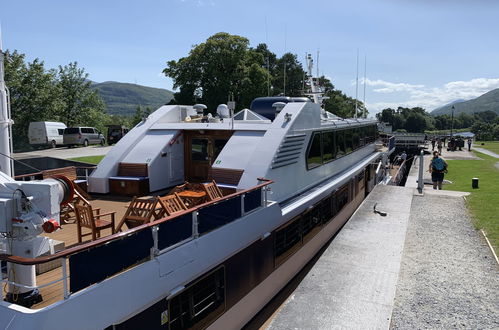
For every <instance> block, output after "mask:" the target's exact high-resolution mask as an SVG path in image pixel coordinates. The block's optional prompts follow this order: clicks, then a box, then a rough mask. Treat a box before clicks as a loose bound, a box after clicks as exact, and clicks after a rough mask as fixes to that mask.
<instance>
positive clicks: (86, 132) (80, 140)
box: [63, 127, 106, 147]
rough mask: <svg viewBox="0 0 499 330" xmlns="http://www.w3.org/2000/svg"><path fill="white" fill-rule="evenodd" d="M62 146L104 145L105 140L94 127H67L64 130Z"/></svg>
mask: <svg viewBox="0 0 499 330" xmlns="http://www.w3.org/2000/svg"><path fill="white" fill-rule="evenodd" d="M63 140H64V144H65V145H67V146H74V145H83V146H85V147H86V146H88V145H90V144H99V143H100V144H101V145H104V144H105V143H106V139H105V138H104V135H102V133H101V132H99V131H98V130H97V129H96V128H94V127H68V128H66V129H65V130H64V136H63Z"/></svg>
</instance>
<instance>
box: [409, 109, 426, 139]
mask: <svg viewBox="0 0 499 330" xmlns="http://www.w3.org/2000/svg"><path fill="white" fill-rule="evenodd" d="M426 127H427V126H426V119H425V116H424V115H423V114H421V112H419V111H417V110H416V111H414V112H413V113H410V114H407V118H406V121H405V129H406V130H407V131H408V132H412V133H423V132H424V131H425V129H426Z"/></svg>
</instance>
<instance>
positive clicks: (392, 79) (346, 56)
mask: <svg viewBox="0 0 499 330" xmlns="http://www.w3.org/2000/svg"><path fill="white" fill-rule="evenodd" d="M498 14H499V1H495V0H348V1H336V0H334V1H333V0H330V1H315V2H311V1H272V0H267V1H262V0H254V1H229V0H162V1H160V0H143V1H127V0H122V1H117V0H101V1H96V0H86V1H67V0H66V1H63V0H53V1H34V0H31V1H27V0H17V1H7V0H0V21H1V25H2V33H3V44H4V48H7V49H17V50H19V51H20V52H22V53H25V54H26V55H27V56H28V59H30V60H31V59H33V58H35V57H38V58H40V59H42V60H44V61H45V63H46V65H47V67H56V66H57V65H60V64H67V63H69V62H71V61H77V62H78V63H79V64H80V66H82V67H84V68H85V69H86V71H87V72H88V73H89V74H90V79H92V80H94V81H97V82H102V81H109V80H113V81H120V82H130V83H135V82H136V83H138V84H142V85H147V86H153V87H160V88H166V89H172V81H171V80H169V79H167V78H166V77H164V76H163V74H162V73H161V71H162V70H163V69H164V67H165V65H166V62H167V61H168V60H172V59H175V60H176V59H178V58H180V57H183V56H186V55H187V54H188V52H189V50H190V49H191V47H192V45H195V44H198V43H201V42H203V41H205V40H206V38H208V37H209V36H211V35H213V34H215V33H217V32H221V31H224V32H228V33H231V34H238V35H241V36H244V37H246V38H248V39H249V40H250V44H251V45H252V46H256V45H257V44H258V43H262V42H266V43H267V44H268V45H269V47H270V49H271V50H272V51H273V52H275V53H276V54H277V55H282V54H283V53H284V52H285V51H289V52H293V53H295V54H297V55H298V57H299V59H300V60H303V58H304V56H305V53H306V52H312V53H313V54H315V53H316V52H317V50H320V60H319V70H320V73H321V74H324V75H326V76H327V77H329V78H330V79H332V81H333V83H334V85H335V86H336V87H337V88H339V89H341V90H343V91H344V92H345V93H347V94H348V95H350V96H355V76H356V56H357V55H356V54H357V49H359V53H360V60H359V62H360V65H359V72H360V73H359V76H360V81H361V82H362V81H363V79H362V76H363V73H364V56H365V55H367V80H366V83H367V86H366V90H367V92H366V101H367V105H368V108H369V110H370V112H371V113H374V112H376V111H378V110H380V109H383V108H385V107H388V106H391V107H396V106H398V105H404V106H423V107H425V108H426V109H428V110H432V109H433V108H435V107H437V106H439V105H442V104H445V103H448V102H450V101H452V100H455V99H469V98H473V97H476V96H479V95H481V94H483V93H484V92H486V91H488V90H491V89H494V88H499V42H498V40H499V38H498V36H497V34H498V32H499V19H498V16H497V15H498ZM359 99H361V100H362V99H363V86H362V85H360V86H359Z"/></svg>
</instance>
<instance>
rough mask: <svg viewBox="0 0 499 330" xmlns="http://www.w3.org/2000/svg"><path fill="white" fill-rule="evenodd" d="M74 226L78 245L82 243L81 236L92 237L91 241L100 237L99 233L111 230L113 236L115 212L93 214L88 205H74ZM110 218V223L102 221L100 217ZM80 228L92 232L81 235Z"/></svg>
mask: <svg viewBox="0 0 499 330" xmlns="http://www.w3.org/2000/svg"><path fill="white" fill-rule="evenodd" d="M74 207H75V213H76V226H77V232H78V243H81V242H82V239H83V236H88V235H92V241H94V240H96V239H97V238H99V237H100V231H101V230H103V229H106V228H111V234H114V233H115V231H114V215H115V213H116V212H107V213H101V214H95V213H94V211H93V210H92V206H91V205H90V204H88V205H85V204H75V205H74ZM105 216H110V219H111V221H108V220H102V219H101V217H105ZM82 228H88V229H90V230H91V231H92V232H91V233H87V234H83V232H82Z"/></svg>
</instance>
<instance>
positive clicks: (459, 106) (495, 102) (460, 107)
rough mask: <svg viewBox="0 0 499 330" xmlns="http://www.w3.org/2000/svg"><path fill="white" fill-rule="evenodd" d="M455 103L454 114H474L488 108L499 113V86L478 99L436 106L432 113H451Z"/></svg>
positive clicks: (437, 114)
mask: <svg viewBox="0 0 499 330" xmlns="http://www.w3.org/2000/svg"><path fill="white" fill-rule="evenodd" d="M453 105H454V115H458V114H460V113H461V112H464V113H467V114H469V115H472V114H473V113H475V112H484V111H487V110H490V111H494V112H495V113H497V114H498V115H499V88H497V89H493V90H491V91H489V92H487V93H485V94H483V95H481V96H479V97H477V98H476V99H472V100H469V101H464V102H458V103H456V102H452V103H450V104H447V105H444V106H442V107H440V108H436V109H435V110H433V111H432V112H431V113H430V114H431V115H432V116H440V115H445V114H447V115H450V114H451V112H452V106H453Z"/></svg>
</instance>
